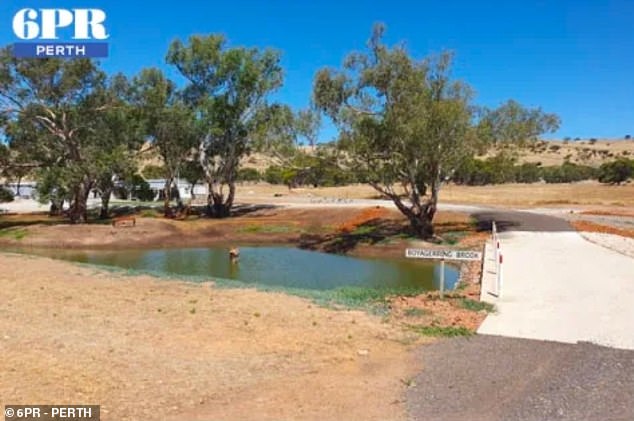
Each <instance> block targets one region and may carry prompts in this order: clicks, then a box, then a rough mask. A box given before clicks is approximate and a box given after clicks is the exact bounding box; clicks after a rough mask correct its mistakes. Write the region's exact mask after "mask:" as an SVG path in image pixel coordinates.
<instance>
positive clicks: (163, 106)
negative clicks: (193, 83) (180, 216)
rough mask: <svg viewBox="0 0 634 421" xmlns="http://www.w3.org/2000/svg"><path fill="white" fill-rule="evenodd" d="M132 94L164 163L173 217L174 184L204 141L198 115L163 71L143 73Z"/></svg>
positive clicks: (166, 195) (168, 212) (166, 199)
mask: <svg viewBox="0 0 634 421" xmlns="http://www.w3.org/2000/svg"><path fill="white" fill-rule="evenodd" d="M132 92H133V93H132V95H131V97H132V103H133V104H134V106H135V107H136V110H137V111H136V112H137V115H138V118H139V120H140V121H141V122H142V126H143V129H142V131H143V133H144V134H145V136H147V138H148V139H149V141H150V142H151V145H152V148H155V150H156V151H158V154H159V155H160V157H161V159H162V160H163V166H162V168H163V170H164V179H165V184H164V188H163V191H164V213H165V216H171V214H172V210H171V206H170V202H171V200H172V190H173V188H174V181H175V179H176V177H177V176H178V174H179V172H180V170H181V169H182V168H183V165H185V163H186V162H187V161H188V160H189V159H191V157H192V155H193V154H194V153H195V151H196V147H197V145H198V144H197V142H198V140H199V138H200V136H199V128H198V125H197V122H196V120H195V114H194V111H193V110H192V109H191V108H190V107H188V106H187V105H186V104H185V103H184V102H183V101H182V96H181V94H180V92H179V91H178V89H177V88H176V84H175V83H174V82H172V81H171V80H170V79H168V78H167V77H165V75H164V74H163V72H161V70H159V69H156V68H150V69H144V70H142V71H141V73H140V74H139V75H138V76H136V77H135V78H134V79H133V82H132Z"/></svg>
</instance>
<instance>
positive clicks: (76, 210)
mask: <svg viewBox="0 0 634 421" xmlns="http://www.w3.org/2000/svg"><path fill="white" fill-rule="evenodd" d="M89 187H90V185H89V184H88V183H85V182H83V183H79V185H78V186H77V187H76V188H75V192H74V194H73V201H72V203H71V206H70V209H69V215H70V222H71V223H73V224H85V223H86V222H88V195H89V194H90V188H89Z"/></svg>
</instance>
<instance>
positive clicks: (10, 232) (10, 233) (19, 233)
mask: <svg viewBox="0 0 634 421" xmlns="http://www.w3.org/2000/svg"><path fill="white" fill-rule="evenodd" d="M27 234H28V232H27V230H25V229H23V228H9V229H4V230H0V237H5V238H13V239H14V240H18V241H19V240H21V239H23V238H24V237H26V236H27Z"/></svg>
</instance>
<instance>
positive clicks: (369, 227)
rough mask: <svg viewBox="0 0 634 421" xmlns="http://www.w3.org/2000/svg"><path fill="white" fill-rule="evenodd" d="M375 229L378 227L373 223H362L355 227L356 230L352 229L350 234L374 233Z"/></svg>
mask: <svg viewBox="0 0 634 421" xmlns="http://www.w3.org/2000/svg"><path fill="white" fill-rule="evenodd" d="M375 231H376V227H374V226H372V225H361V226H358V227H356V228H355V229H354V231H352V232H351V233H350V234H352V235H368V234H372V233H373V232H375Z"/></svg>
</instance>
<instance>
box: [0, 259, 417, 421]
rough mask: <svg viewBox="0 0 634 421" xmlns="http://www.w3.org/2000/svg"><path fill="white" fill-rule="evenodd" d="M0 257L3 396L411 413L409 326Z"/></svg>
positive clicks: (199, 408)
mask: <svg viewBox="0 0 634 421" xmlns="http://www.w3.org/2000/svg"><path fill="white" fill-rule="evenodd" d="M0 266H1V267H2V268H3V275H2V277H1V279H0V286H1V288H0V302H2V303H3V306H2V307H3V309H2V317H1V318H0V331H2V337H0V340H1V341H2V354H3V358H2V359H0V406H2V405H4V404H9V403H13V404H29V403H42V404H53V403H57V404H59V403H73V402H74V403H77V402H94V403H99V404H100V405H101V408H102V419H103V420H104V421H110V420H116V421H125V420H157V419H161V420H203V419H205V420H210V419H215V420H219V419H224V420H252V419H257V420H280V419H294V420H318V419H325V420H331V419H338V418H341V419H348V420H377V421H379V420H385V419H404V418H405V413H404V406H403V404H402V403H399V404H395V401H397V399H398V398H399V396H400V394H401V393H402V388H403V386H402V385H401V382H400V380H399V379H403V378H408V377H409V376H411V375H413V373H415V370H416V369H417V366H416V362H415V361H412V360H411V359H410V354H409V353H408V352H407V346H405V344H404V342H406V341H407V340H408V338H409V335H407V334H406V333H404V332H402V330H401V329H399V328H397V327H395V326H393V325H390V324H387V323H383V322H382V321H381V319H379V318H378V317H375V316H371V315H369V314H367V313H362V312H358V311H344V310H339V311H335V310H328V309H325V308H321V307H317V306H316V305H314V304H312V303H310V302H308V301H306V300H303V299H300V298H297V297H290V296H286V295H283V294H276V293H263V292H258V291H255V290H247V289H235V290H233V289H232V290H227V289H217V288H214V287H212V286H210V285H194V284H186V283H179V282H165V281H162V282H160V281H157V280H156V279H153V278H150V277H148V276H137V277H124V276H122V275H120V274H116V273H109V272H104V271H100V270H96V269H91V268H88V267H80V266H76V265H73V264H70V263H67V262H61V261H54V260H50V259H43V258H35V257H28V256H17V255H8V254H4V253H0ZM27 281H28V282H27ZM358 350H365V353H364V354H363V355H361V354H360V353H359V351H358Z"/></svg>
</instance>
